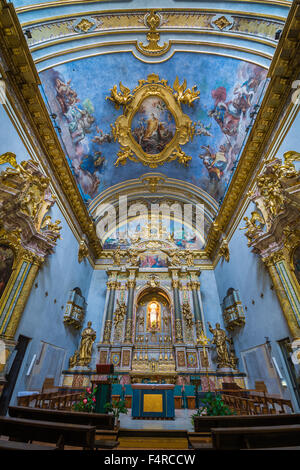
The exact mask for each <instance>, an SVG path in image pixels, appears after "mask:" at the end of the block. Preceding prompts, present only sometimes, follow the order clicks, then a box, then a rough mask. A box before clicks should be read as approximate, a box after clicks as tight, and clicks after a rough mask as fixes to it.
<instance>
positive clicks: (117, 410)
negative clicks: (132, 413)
mask: <svg viewBox="0 0 300 470" xmlns="http://www.w3.org/2000/svg"><path fill="white" fill-rule="evenodd" d="M104 408H105V409H106V411H108V413H112V414H113V415H114V418H115V427H116V428H117V427H118V426H119V425H120V422H119V417H120V414H121V413H124V414H127V413H128V408H126V406H125V400H119V401H117V400H112V401H111V403H105V405H104Z"/></svg>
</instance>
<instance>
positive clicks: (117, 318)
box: [114, 299, 127, 326]
mask: <svg viewBox="0 0 300 470" xmlns="http://www.w3.org/2000/svg"><path fill="white" fill-rule="evenodd" d="M126 311H127V307H126V304H125V302H124V301H121V302H120V301H119V299H117V308H116V310H115V313H114V324H115V326H118V325H119V324H120V323H122V321H123V320H124V317H125V315H126Z"/></svg>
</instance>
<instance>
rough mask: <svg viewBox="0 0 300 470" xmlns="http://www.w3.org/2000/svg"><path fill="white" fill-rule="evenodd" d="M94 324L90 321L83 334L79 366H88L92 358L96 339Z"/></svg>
mask: <svg viewBox="0 0 300 470" xmlns="http://www.w3.org/2000/svg"><path fill="white" fill-rule="evenodd" d="M91 325H92V322H91V321H89V322H88V324H87V327H86V328H85V329H84V330H83V332H82V334H81V342H80V348H79V365H81V366H88V365H89V363H90V362H91V358H92V347H93V343H94V341H95V339H96V331H95V330H93V328H91Z"/></svg>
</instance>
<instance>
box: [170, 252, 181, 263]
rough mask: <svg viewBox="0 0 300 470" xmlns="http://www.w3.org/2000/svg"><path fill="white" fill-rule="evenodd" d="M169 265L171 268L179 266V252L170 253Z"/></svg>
mask: <svg viewBox="0 0 300 470" xmlns="http://www.w3.org/2000/svg"><path fill="white" fill-rule="evenodd" d="M170 265H171V266H179V265H181V261H180V252H179V251H178V250H173V251H170Z"/></svg>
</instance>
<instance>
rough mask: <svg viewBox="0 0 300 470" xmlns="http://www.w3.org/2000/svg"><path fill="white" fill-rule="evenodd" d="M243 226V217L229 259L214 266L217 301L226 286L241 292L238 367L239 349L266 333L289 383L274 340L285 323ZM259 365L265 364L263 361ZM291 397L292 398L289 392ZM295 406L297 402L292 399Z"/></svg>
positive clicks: (281, 333) (236, 342)
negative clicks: (243, 316) (241, 310)
mask: <svg viewBox="0 0 300 470" xmlns="http://www.w3.org/2000/svg"><path fill="white" fill-rule="evenodd" d="M252 210H253V205H250V206H249V207H248V209H247V211H246V212H245V214H244V216H248V217H251V211H252ZM243 226H244V221H243V220H242V221H241V223H240V224H239V226H238V228H237V229H236V231H235V233H234V235H233V237H232V239H231V241H230V243H229V250H230V261H229V263H227V262H226V261H225V260H224V259H222V260H220V261H219V263H218V265H217V267H216V269H215V275H216V282H217V285H218V291H219V296H220V302H222V301H223V299H224V297H225V296H226V293H227V290H228V289H229V288H230V287H233V288H234V289H237V290H238V291H239V293H240V299H241V302H242V304H243V307H244V312H245V315H246V324H245V326H243V327H241V328H238V329H236V330H235V331H234V332H233V334H232V337H233V340H234V346H235V350H236V355H237V357H238V358H239V364H238V366H239V370H241V371H243V361H242V360H241V352H244V351H248V350H250V349H252V348H255V347H256V346H260V345H263V344H264V343H266V337H268V338H269V341H270V342H271V348H272V349H271V356H272V357H275V360H276V362H277V364H278V367H279V369H280V372H281V374H282V376H283V377H284V378H285V379H286V380H287V382H288V383H289V379H288V374H287V371H286V368H285V364H284V361H283V358H282V355H281V351H280V347H279V345H278V343H277V342H278V341H279V340H281V339H284V338H286V337H289V330H288V327H287V323H286V320H285V317H284V315H283V312H282V309H281V307H280V304H279V301H278V298H277V295H276V291H275V289H274V288H273V289H272V288H271V286H272V280H271V278H270V275H269V273H268V270H267V268H266V267H265V266H264V264H263V262H262V261H261V260H260V258H259V256H258V255H256V254H254V253H252V252H251V250H250V249H249V247H248V246H247V238H246V237H245V234H244V233H245V232H244V231H240V230H239V228H240V227H243ZM261 294H263V297H261ZM253 301H254V304H253ZM245 307H247V311H246V310H245ZM261 367H262V368H263V367H264V365H263V363H262V366H261ZM274 370H275V369H274ZM264 374H265V372H264V371H263V370H262V372H261V377H257V379H259V378H261V380H263V379H264V378H265V375H264ZM258 375H259V373H258ZM266 375H267V374H266ZM278 381H279V379H278ZM249 386H250V387H254V384H253V383H249ZM280 391H281V392H282V393H284V394H285V395H286V394H287V393H288V392H287V391H286V390H284V389H280V385H279V386H278V391H277V393H278V392H280ZM288 398H289V396H288ZM291 398H292V399H293V397H292V396H291ZM294 406H296V403H295V402H294Z"/></svg>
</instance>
